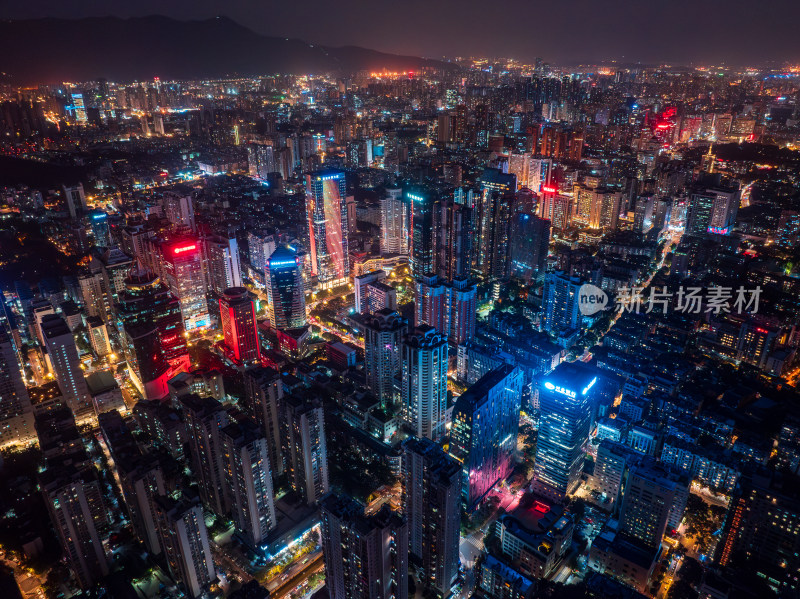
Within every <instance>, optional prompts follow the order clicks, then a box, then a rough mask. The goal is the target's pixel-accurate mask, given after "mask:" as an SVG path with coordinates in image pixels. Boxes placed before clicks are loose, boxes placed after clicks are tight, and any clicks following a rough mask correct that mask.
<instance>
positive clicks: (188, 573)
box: [155, 496, 217, 598]
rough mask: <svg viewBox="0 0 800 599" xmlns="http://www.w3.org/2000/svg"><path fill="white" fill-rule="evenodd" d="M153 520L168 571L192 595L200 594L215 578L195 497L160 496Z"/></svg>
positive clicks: (204, 526)
mask: <svg viewBox="0 0 800 599" xmlns="http://www.w3.org/2000/svg"><path fill="white" fill-rule="evenodd" d="M155 506H156V510H155V512H156V522H157V526H158V530H159V538H160V542H161V547H162V549H163V552H164V557H165V559H166V562H167V566H168V567H169V571H170V574H172V576H173V577H174V578H175V580H177V581H178V582H179V583H180V584H181V585H182V587H183V590H184V591H185V593H186V594H187V595H188V596H189V597H192V598H196V597H200V596H201V595H202V594H203V593H204V592H205V591H206V590H208V587H209V586H210V585H211V583H212V582H214V581H215V580H216V578H217V573H216V570H215V569H214V559H213V556H212V555H211V545H210V544H209V539H208V530H207V529H206V522H205V518H204V516H203V508H202V506H201V505H200V504H199V503H198V502H195V501H190V500H188V499H185V498H182V499H180V500H175V499H173V498H171V497H167V496H160V497H157V498H156V499H155Z"/></svg>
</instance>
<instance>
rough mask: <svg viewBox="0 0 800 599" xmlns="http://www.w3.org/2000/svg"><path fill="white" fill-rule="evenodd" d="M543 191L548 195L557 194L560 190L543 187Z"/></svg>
mask: <svg viewBox="0 0 800 599" xmlns="http://www.w3.org/2000/svg"><path fill="white" fill-rule="evenodd" d="M542 191H544V192H546V193H555V192H556V191H558V190H557V189H556V188H555V187H547V186H542Z"/></svg>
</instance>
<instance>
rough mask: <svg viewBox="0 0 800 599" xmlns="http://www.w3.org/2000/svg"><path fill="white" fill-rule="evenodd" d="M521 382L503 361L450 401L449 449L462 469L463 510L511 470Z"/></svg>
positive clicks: (516, 371) (484, 494) (468, 509)
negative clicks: (453, 401)
mask: <svg viewBox="0 0 800 599" xmlns="http://www.w3.org/2000/svg"><path fill="white" fill-rule="evenodd" d="M522 385H523V376H522V371H520V370H519V369H517V368H516V367H514V366H510V365H508V364H504V365H503V366H500V367H498V368H496V369H494V370H492V371H491V372H490V373H488V374H486V375H485V376H483V377H482V378H481V379H479V380H478V382H477V383H475V384H474V385H472V386H471V387H470V388H469V389H467V390H466V392H464V394H462V395H461V396H460V397H459V398H458V400H456V405H455V407H454V408H453V425H452V429H451V439H450V453H451V455H452V456H453V457H455V458H456V459H457V460H459V461H460V462H461V465H462V468H463V470H464V479H463V487H462V500H463V503H464V505H465V507H466V509H467V511H470V510H472V509H473V508H474V507H475V506H476V505H477V504H478V503H480V501H482V500H483V499H484V497H486V494H487V493H488V492H489V491H491V490H492V488H493V487H494V486H495V485H496V484H497V483H498V482H500V481H501V480H503V479H505V478H506V477H507V476H508V475H509V474H511V471H512V470H513V468H514V450H515V448H516V446H517V430H518V428H519V412H520V398H521V396H522Z"/></svg>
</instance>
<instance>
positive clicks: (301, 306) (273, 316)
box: [264, 246, 306, 330]
mask: <svg viewBox="0 0 800 599" xmlns="http://www.w3.org/2000/svg"><path fill="white" fill-rule="evenodd" d="M264 274H265V276H266V282H267V311H268V314H269V324H270V326H271V327H272V328H273V329H281V330H284V329H294V328H298V327H303V326H305V325H306V292H305V288H304V285H303V272H302V269H301V267H300V260H299V258H298V257H297V254H296V253H295V252H293V251H292V250H291V249H289V248H288V247H285V246H281V247H279V248H278V249H276V250H275V251H274V252H273V253H272V255H271V256H270V257H269V260H267V268H266V271H265V273H264Z"/></svg>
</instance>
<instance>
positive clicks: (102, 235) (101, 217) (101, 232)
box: [89, 210, 111, 247]
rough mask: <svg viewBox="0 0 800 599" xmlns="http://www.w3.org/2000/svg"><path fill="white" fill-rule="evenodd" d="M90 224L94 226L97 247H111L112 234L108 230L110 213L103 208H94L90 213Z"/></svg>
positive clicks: (93, 231)
mask: <svg viewBox="0 0 800 599" xmlns="http://www.w3.org/2000/svg"><path fill="white" fill-rule="evenodd" d="M89 225H90V226H91V227H92V234H93V235H94V244H95V245H96V246H97V247H110V246H111V236H110V235H109V230H108V215H107V214H106V213H105V212H103V211H102V210H92V211H91V212H90V213H89Z"/></svg>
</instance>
